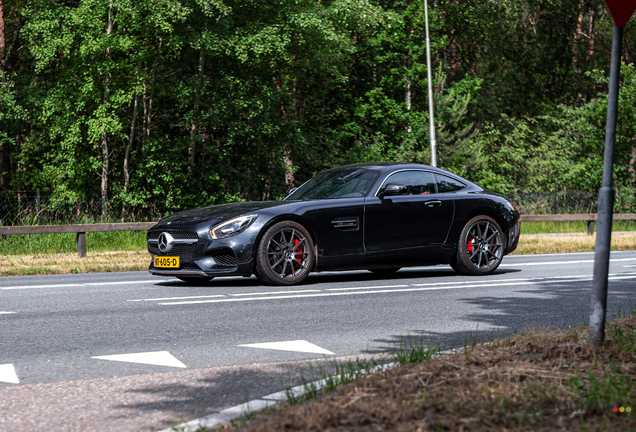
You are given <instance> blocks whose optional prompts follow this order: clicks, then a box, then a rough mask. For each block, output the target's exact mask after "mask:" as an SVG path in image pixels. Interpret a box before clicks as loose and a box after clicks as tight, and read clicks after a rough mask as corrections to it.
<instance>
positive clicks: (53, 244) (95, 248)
mask: <svg viewBox="0 0 636 432" xmlns="http://www.w3.org/2000/svg"><path fill="white" fill-rule="evenodd" d="M586 231H587V225H586V224H585V222H523V223H522V224H521V233H522V234H549V233H583V232H586ZM612 231H614V232H616V231H636V221H616V222H614V224H613V227H612ZM86 246H87V249H88V250H89V251H92V252H106V251H133V250H144V249H146V232H145V231H112V232H96V233H86ZM76 251H77V243H76V240H75V234H73V233H62V234H26V235H7V236H0V255H39V254H56V253H71V252H76Z"/></svg>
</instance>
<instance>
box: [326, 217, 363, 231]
mask: <svg viewBox="0 0 636 432" xmlns="http://www.w3.org/2000/svg"><path fill="white" fill-rule="evenodd" d="M331 224H332V225H333V227H334V228H336V229H337V230H340V231H358V229H360V218H359V217H358V216H340V217H336V218H333V219H331Z"/></svg>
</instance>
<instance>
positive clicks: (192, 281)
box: [177, 276, 214, 284]
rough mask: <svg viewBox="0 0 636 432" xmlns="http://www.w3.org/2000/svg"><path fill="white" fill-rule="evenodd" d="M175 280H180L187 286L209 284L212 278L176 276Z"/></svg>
mask: <svg viewBox="0 0 636 432" xmlns="http://www.w3.org/2000/svg"><path fill="white" fill-rule="evenodd" d="M177 279H180V280H182V281H184V282H187V283H189V284H198V283H206V282H210V281H211V280H212V279H214V278H213V277H205V276H177Z"/></svg>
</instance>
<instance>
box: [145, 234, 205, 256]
mask: <svg viewBox="0 0 636 432" xmlns="http://www.w3.org/2000/svg"><path fill="white" fill-rule="evenodd" d="M162 232H167V233H169V234H170V235H171V236H172V237H174V238H175V239H177V240H184V239H185V240H196V239H198V238H199V235H198V234H197V233H196V232H195V231H181V230H154V231H148V234H147V235H146V238H147V239H148V240H158V239H159V236H160V235H161V233H162ZM196 247H197V244H196V243H191V244H182V245H174V246H173V247H172V249H170V251H169V252H168V253H163V252H161V251H160V250H159V247H158V245H157V244H156V243H148V252H150V253H151V254H153V255H179V254H184V253H188V252H192V251H193V250H194V248H196Z"/></svg>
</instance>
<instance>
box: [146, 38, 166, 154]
mask: <svg viewBox="0 0 636 432" xmlns="http://www.w3.org/2000/svg"><path fill="white" fill-rule="evenodd" d="M162 43H163V40H162V39H161V38H159V52H158V53H157V56H156V57H155V61H154V62H153V64H152V71H151V72H150V97H149V99H148V112H147V114H146V115H147V116H146V119H145V121H146V130H145V132H146V134H145V136H144V141H143V144H142V147H143V152H144V157H145V155H146V149H147V147H148V143H149V142H150V121H151V120H152V102H153V100H154V98H155V83H156V82H157V61H158V60H159V54H160V52H161V44H162ZM144 92H145V84H144ZM144 111H145V106H144Z"/></svg>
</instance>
